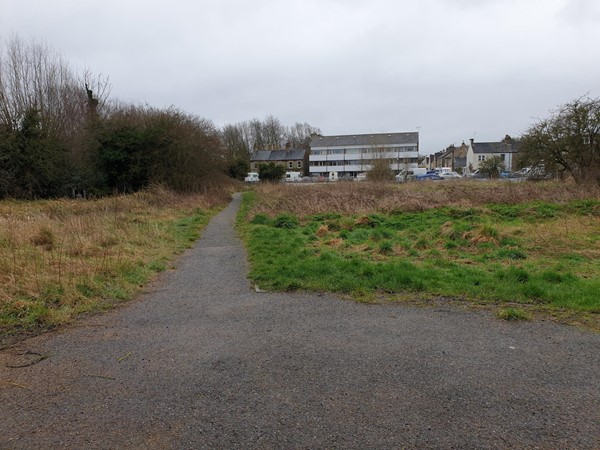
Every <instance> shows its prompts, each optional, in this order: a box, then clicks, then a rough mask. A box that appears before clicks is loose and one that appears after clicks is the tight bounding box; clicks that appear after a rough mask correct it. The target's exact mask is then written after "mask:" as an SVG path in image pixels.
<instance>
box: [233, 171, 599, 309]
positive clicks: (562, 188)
mask: <svg viewBox="0 0 600 450" xmlns="http://www.w3.org/2000/svg"><path fill="white" fill-rule="evenodd" d="M241 217H242V218H241V219H240V227H241V229H242V230H243V235H244V236H245V239H246V241H247V244H248V248H249V255H250V260H251V266H252V269H251V277H252V278H253V280H254V281H256V282H257V283H258V284H259V285H260V286H261V287H264V288H269V289H277V290H294V289H309V290H329V291H335V292H343V293H347V294H351V295H353V296H355V297H358V298H366V299H369V298H373V296H374V295H377V294H381V293H383V294H386V295H387V296H388V298H407V297H411V298H431V297H452V298H455V299H462V300H469V301H473V300H474V301H478V302H489V303H500V304H503V303H506V302H509V303H511V304H521V305H536V306H537V307H538V308H546V309H548V308H549V309H554V310H555V311H567V312H568V313H576V314H583V315H585V314H591V315H597V314H598V313H600V294H599V292H600V196H599V195H598V193H597V192H593V191H586V190H584V189H581V188H578V187H576V186H572V185H564V184H554V183H548V184H532V183H518V184H517V183H481V182H472V183H439V184H436V183H431V184H409V185H406V186H397V185H383V186H381V185H370V184H360V183H354V184H346V185H342V184H339V185H327V186H284V187H281V186H278V187H277V189H274V188H273V187H270V186H267V187H260V188H258V189H257V190H256V192H255V193H253V194H246V197H245V199H244V208H243V211H242V216H241ZM407 294H408V295H407Z"/></svg>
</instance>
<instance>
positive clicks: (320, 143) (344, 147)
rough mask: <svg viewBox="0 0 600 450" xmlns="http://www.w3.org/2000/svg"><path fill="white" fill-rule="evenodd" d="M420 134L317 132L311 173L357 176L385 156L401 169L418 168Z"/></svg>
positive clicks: (310, 166)
mask: <svg viewBox="0 0 600 450" xmlns="http://www.w3.org/2000/svg"><path fill="white" fill-rule="evenodd" d="M418 158H419V133H417V132H411V133H378V134H355V135H344V136H319V135H315V136H313V137H312V139H311V141H310V155H309V172H310V175H323V176H327V175H328V174H329V173H330V172H337V173H338V176H339V177H344V176H351V177H355V176H356V175H358V174H359V173H364V172H367V171H368V170H370V169H371V167H372V164H373V161H374V160H376V159H385V160H387V161H388V162H389V165H390V169H392V170H393V171H394V172H396V173H397V172H400V171H402V170H405V169H413V168H415V167H417V163H418Z"/></svg>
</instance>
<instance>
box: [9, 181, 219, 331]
mask: <svg viewBox="0 0 600 450" xmlns="http://www.w3.org/2000/svg"><path fill="white" fill-rule="evenodd" d="M228 199H229V196H228V195H227V194H226V192H225V191H224V190H218V191H215V192H212V193H210V194H208V195H197V194H194V195H181V194H175V193H173V192H172V191H166V190H162V189H152V190H149V191H142V192H138V193H136V194H132V195H126V196H116V197H111V198H105V199H100V200H88V201H83V200H44V201H35V202H23V201H15V200H12V201H3V202H0V330H1V334H7V333H15V332H19V331H22V330H31V329H39V328H47V327H52V326H55V325H58V324H62V323H65V322H68V321H70V320H72V319H73V318H74V317H76V316H77V315H78V314H81V313H85V312H94V311H99V310H104V309H107V308H110V307H112V306H113V305H115V304H117V303H119V302H123V301H125V300H127V299H129V298H131V297H132V296H133V295H134V294H135V293H137V292H139V290H140V288H141V287H142V286H143V285H144V284H145V283H146V282H147V281H148V279H149V278H150V277H151V276H152V275H153V274H154V273H156V272H160V271H163V270H166V269H167V268H168V267H169V261H171V260H172V258H173V256H174V255H175V254H176V253H178V252H180V251H181V250H182V249H184V248H186V247H189V246H190V245H191V244H192V243H193V242H194V241H195V240H196V239H197V237H198V234H199V232H200V230H201V229H202V228H203V227H204V226H205V224H206V223H207V222H208V220H209V218H210V217H211V216H212V214H213V213H214V212H215V210H216V209H215V208H217V207H218V206H221V205H223V204H225V203H226V202H227V201H228Z"/></svg>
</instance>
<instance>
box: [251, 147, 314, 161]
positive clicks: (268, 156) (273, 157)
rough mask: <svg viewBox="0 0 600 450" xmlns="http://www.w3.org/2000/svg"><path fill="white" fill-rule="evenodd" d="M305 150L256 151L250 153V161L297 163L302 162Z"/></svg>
mask: <svg viewBox="0 0 600 450" xmlns="http://www.w3.org/2000/svg"><path fill="white" fill-rule="evenodd" d="M305 154H306V150H304V149H302V148H292V149H289V150H258V151H256V152H254V153H252V156H250V161H297V160H303V159H304V155H305Z"/></svg>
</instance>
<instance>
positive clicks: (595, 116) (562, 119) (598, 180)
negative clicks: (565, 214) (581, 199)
mask: <svg viewBox="0 0 600 450" xmlns="http://www.w3.org/2000/svg"><path fill="white" fill-rule="evenodd" d="M519 159H520V164H521V165H522V166H524V165H529V166H534V167H536V168H537V170H538V171H540V172H542V173H548V174H554V175H558V176H559V177H560V178H566V177H572V178H573V179H574V180H575V181H576V182H577V183H592V184H596V185H600V98H589V97H582V98H578V99H575V100H572V101H570V102H568V103H566V104H565V105H562V106H560V107H559V108H558V109H557V110H556V111H553V113H552V115H551V116H550V117H549V118H547V119H543V120H540V121H539V122H538V123H537V124H535V125H534V126H533V127H531V128H530V129H529V130H527V131H526V132H525V133H524V134H523V137H522V139H521V151H520V154H519Z"/></svg>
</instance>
